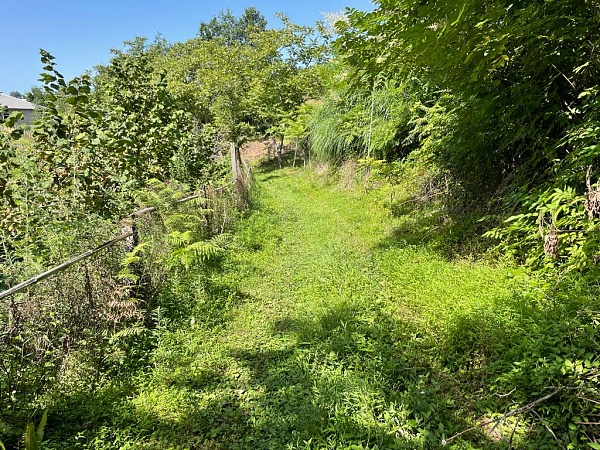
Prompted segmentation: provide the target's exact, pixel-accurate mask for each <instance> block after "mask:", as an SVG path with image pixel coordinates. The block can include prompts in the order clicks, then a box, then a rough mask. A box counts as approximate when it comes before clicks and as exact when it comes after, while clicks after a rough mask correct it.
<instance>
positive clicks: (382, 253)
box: [48, 169, 545, 449]
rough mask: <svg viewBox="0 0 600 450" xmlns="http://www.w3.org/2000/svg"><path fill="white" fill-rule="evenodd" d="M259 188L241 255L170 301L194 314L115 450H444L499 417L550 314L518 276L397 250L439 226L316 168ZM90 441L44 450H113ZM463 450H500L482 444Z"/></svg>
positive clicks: (424, 251)
mask: <svg viewBox="0 0 600 450" xmlns="http://www.w3.org/2000/svg"><path fill="white" fill-rule="evenodd" d="M257 178H258V183H257V187H256V192H255V198H254V200H253V206H252V209H251V211H249V212H248V213H247V214H246V216H245V217H244V218H243V219H242V220H241V221H240V222H239V223H238V224H237V225H236V229H235V230H234V233H233V235H234V242H233V244H232V245H233V247H232V251H231V252H230V253H229V254H228V255H227V256H226V257H225V258H223V259H221V260H219V261H218V262H217V263H214V264H213V265H212V266H209V267H207V268H204V269H202V270H200V271H198V272H197V273H194V274H193V276H191V277H189V279H191V280H194V281H192V282H191V283H190V284H186V285H180V284H178V285H177V286H176V288H174V289H172V291H171V292H172V294H171V295H176V297H175V298H174V299H173V304H176V302H177V301H182V302H183V301H185V302H186V304H190V305H191V306H190V308H191V311H192V312H191V315H190V317H188V318H186V319H185V320H183V321H182V322H181V323H178V324H177V326H176V327H174V326H171V331H165V332H163V333H162V335H161V338H160V344H159V347H158V348H157V349H156V350H154V352H153V355H152V357H151V359H150V360H149V366H148V370H147V371H145V372H144V373H143V374H142V375H141V378H140V379H139V380H138V381H136V382H135V383H133V385H132V388H131V389H130V390H129V393H128V395H127V396H126V397H122V399H121V403H118V404H117V405H118V406H116V407H115V411H114V414H113V415H112V416H111V418H110V420H108V421H107V420H106V419H102V420H101V421H100V422H99V424H101V428H100V430H101V431H102V433H104V434H106V435H107V436H129V437H127V438H125V437H123V439H129V441H128V442H129V443H128V444H127V445H128V446H125V447H121V448H194V449H247V448H255V449H321V448H323V449H325V448H327V449H337V448H339V449H367V448H369V449H384V448H385V449H388V448H406V449H414V448H439V447H440V445H441V441H442V439H444V438H447V437H449V436H451V435H453V434H455V433H457V432H460V431H461V430H464V429H466V428H469V427H471V426H472V425H473V424H474V423H476V421H477V420H480V419H481V417H484V416H486V415H487V416H489V415H490V414H494V413H502V412H503V410H502V408H504V407H506V403H501V402H500V403H498V399H499V397H494V395H493V392H492V390H493V389H494V386H496V385H497V378H498V376H499V375H500V374H502V373H504V372H507V373H509V372H510V368H511V365H512V364H513V362H514V361H516V360H517V359H518V358H520V357H522V354H523V351H524V350H523V348H524V347H523V346H522V342H523V341H524V339H530V338H532V336H535V333H536V332H537V329H536V328H535V327H534V326H533V325H532V324H534V323H535V320H536V319H534V317H533V316H531V315H530V314H531V313H532V311H539V313H540V314H545V313H544V312H543V311H544V306H543V305H542V306H541V309H540V308H539V306H540V305H539V304H538V305H537V306H536V304H535V302H534V300H535V301H538V302H539V298H537V297H535V296H528V295H521V293H520V286H521V285H520V284H519V283H518V282H517V281H515V280H514V279H513V278H511V276H510V273H511V271H510V270H509V269H507V268H503V267H501V266H496V267H494V266H492V265H490V264H489V263H477V262H474V261H472V260H468V259H460V258H455V259H448V258H447V257H446V256H444V254H442V253H440V252H439V251H438V250H437V246H436V245H433V244H432V245H430V244H429V243H428V241H427V239H424V238H420V239H419V240H416V241H415V240H413V241H409V240H407V239H404V237H403V236H401V235H398V232H397V230H398V229H404V228H405V227H406V224H407V223H418V222H419V220H424V221H427V220H429V217H430V214H429V212H424V213H423V215H422V216H419V214H421V213H420V212H419V211H417V210H415V211H412V212H410V211H409V212H407V213H406V214H404V215H396V216H394V215H393V214H392V213H391V211H390V208H389V202H388V201H387V198H388V192H387V191H385V189H384V190H372V191H369V192H366V193H365V191H364V189H362V186H358V187H357V188H356V189H339V188H337V187H336V186H335V185H330V184H329V183H328V181H327V179H326V178H324V177H318V176H316V175H315V174H314V173H312V172H310V171H309V170H292V169H284V170H281V171H276V172H262V173H258V174H257ZM194 277H195V278H194ZM188 282H189V281H188ZM536 298H537V300H536ZM515 340H517V341H518V342H515ZM510 349H512V350H510ZM509 350H510V351H509ZM511 351H512V354H511V353H510V352H511ZM511 358H514V360H513V359H511ZM101 398H102V396H101V394H100V397H99V399H101ZM99 399H96V400H94V399H92V400H91V402H90V403H88V406H87V407H88V408H93V404H94V401H99ZM502 401H504V400H502ZM504 402H505V401H504ZM90 405H91V406H90ZM500 405H504V406H500ZM522 423H523V422H522ZM523 427H524V425H520V426H519V429H518V432H515V434H514V436H513V443H518V442H519V439H521V440H522V439H524V437H523V436H524V432H522V430H521V429H522V428H523ZM501 429H502V428H501ZM107 430H109V431H110V430H112V431H110V433H107ZM86 433H88V435H89V436H94V435H95V436H96V437H95V438H94V441H93V442H94V446H92V445H91V442H92V440H90V441H88V444H86V445H87V446H84V447H81V446H78V445H76V444H75V440H74V439H75V438H70V439H71V440H70V441H69V442H70V443H65V442H63V443H62V444H61V445H62V447H58V446H55V447H51V446H50V447H48V448H118V447H114V446H113V444H112V443H111V442H110V440H109V439H108V438H103V437H100V434H101V433H100V431H94V429H93V427H92V428H88V429H87V431H86ZM95 433H96V434H95ZM111 433H112V434H111ZM496 434H497V433H496ZM90 439H91V438H90ZM503 442H504V443H503ZM454 443H455V444H457V446H456V447H455V448H506V445H505V444H506V441H502V439H495V438H494V436H492V437H488V436H485V434H484V433H483V432H482V431H477V430H475V431H474V432H472V433H469V434H466V435H465V436H464V438H461V439H459V440H457V441H455V442H454Z"/></svg>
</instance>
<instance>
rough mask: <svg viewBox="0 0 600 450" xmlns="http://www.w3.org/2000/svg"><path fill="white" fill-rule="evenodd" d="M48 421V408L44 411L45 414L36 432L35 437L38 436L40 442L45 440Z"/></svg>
mask: <svg viewBox="0 0 600 450" xmlns="http://www.w3.org/2000/svg"><path fill="white" fill-rule="evenodd" d="M46 422H48V410H47V409H46V410H45V411H44V414H42V418H41V420H40V423H39V424H38V427H37V430H36V432H35V437H36V438H37V441H38V443H41V442H42V441H43V440H44V428H46Z"/></svg>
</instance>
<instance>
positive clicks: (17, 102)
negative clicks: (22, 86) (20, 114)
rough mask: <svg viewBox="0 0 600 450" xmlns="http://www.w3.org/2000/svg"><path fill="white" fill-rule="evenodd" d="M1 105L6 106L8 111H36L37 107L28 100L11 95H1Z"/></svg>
mask: <svg viewBox="0 0 600 450" xmlns="http://www.w3.org/2000/svg"><path fill="white" fill-rule="evenodd" d="M0 105H4V106H6V107H7V108H8V109H20V110H27V109H29V110H34V109H35V105H34V104H33V103H29V102H28V101H27V100H22V99H20V98H14V97H11V96H10V95H4V94H0Z"/></svg>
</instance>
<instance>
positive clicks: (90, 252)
mask: <svg viewBox="0 0 600 450" xmlns="http://www.w3.org/2000/svg"><path fill="white" fill-rule="evenodd" d="M231 184H233V183H228V184H226V185H224V186H219V187H218V188H215V190H222V189H225V188H226V187H228V186H229V185H231ZM206 188H207V186H203V187H202V190H206ZM202 197H203V195H202V194H197V195H191V196H189V197H184V198H181V199H179V200H176V201H174V202H173V203H171V206H173V205H178V204H180V203H185V202H189V201H190V200H194V199H197V198H202ZM157 209H159V208H158V207H157V206H151V207H148V208H143V209H140V210H139V211H135V212H133V213H131V215H130V217H132V218H133V217H140V216H143V215H144V214H150V213H152V212H154V211H156V210H157ZM134 234H135V230H133V229H132V231H129V232H127V233H123V234H121V235H120V236H117V237H116V238H114V239H111V240H110V241H106V242H104V243H103V244H101V245H99V246H98V247H96V248H93V249H91V250H88V251H87V252H85V253H82V254H80V255H77V256H75V257H73V258H71V259H69V260H68V261H65V262H63V263H61V264H59V265H58V266H55V267H53V268H51V269H48V270H47V271H45V272H43V273H40V274H38V275H36V276H34V277H31V278H29V279H28V280H26V281H23V282H22V283H19V284H17V285H16V286H13V287H11V288H10V289H7V290H6V291H4V292H1V293H0V300H2V299H4V298H7V297H10V296H11V295H13V294H16V293H18V292H21V291H23V290H25V289H26V288H28V287H29V286H32V285H34V284H37V283H39V282H40V281H42V280H45V279H46V278H48V277H51V276H52V275H55V274H57V273H60V272H62V271H64V270H65V269H67V268H69V267H71V266H72V265H73V264H76V263H78V262H79V261H81V260H83V259H86V258H89V257H90V256H92V255H95V254H96V253H98V252H100V251H102V250H104V249H105V248H108V247H111V246H112V245H114V244H116V243H117V242H120V241H123V240H125V239H127V238H129V237H132V236H134Z"/></svg>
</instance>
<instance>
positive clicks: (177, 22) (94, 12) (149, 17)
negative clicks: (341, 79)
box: [0, 0, 373, 94]
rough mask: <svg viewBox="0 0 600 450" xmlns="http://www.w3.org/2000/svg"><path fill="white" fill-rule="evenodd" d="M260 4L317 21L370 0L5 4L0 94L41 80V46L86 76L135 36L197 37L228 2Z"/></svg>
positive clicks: (238, 9) (60, 66)
mask: <svg viewBox="0 0 600 450" xmlns="http://www.w3.org/2000/svg"><path fill="white" fill-rule="evenodd" d="M248 6H254V7H256V8H257V9H258V10H259V11H260V12H261V13H262V14H263V15H264V16H265V17H266V18H267V20H268V21H269V25H271V26H277V25H278V24H279V21H278V20H277V19H275V18H274V14H275V13H277V12H283V13H284V14H286V15H287V16H288V17H289V18H290V19H291V20H292V22H294V23H298V24H303V25H313V24H314V23H315V22H316V21H317V20H320V19H321V18H322V15H321V13H322V12H335V11H340V10H343V9H344V8H345V7H346V6H348V7H351V8H356V9H359V10H363V11H367V10H372V9H373V5H372V4H371V2H370V1H369V0H301V1H297V0H296V1H292V2H276V1H267V0H254V1H252V0H215V1H208V2H207V1H198V0H196V1H193V0H188V1H184V0H170V1H168V0H145V1H142V0H121V1H116V0H104V1H98V0H80V1H74V0H54V1H48V0H45V1H44V0H29V1H19V2H17V1H12V2H5V4H4V5H3V7H2V13H1V18H0V35H1V36H2V42H1V44H0V92H4V93H5V94H8V93H9V92H11V91H19V92H21V93H24V92H26V91H28V90H29V89H30V88H31V87H32V86H36V85H39V84H40V83H39V82H38V81H37V79H38V78H39V73H40V72H41V68H42V64H41V63H40V60H39V49H40V48H43V49H44V50H47V51H49V52H50V53H51V54H52V55H54V56H55V57H56V60H55V62H56V63H57V70H58V71H59V72H60V73H62V74H63V75H64V76H65V78H68V79H70V78H73V77H75V76H78V75H81V74H82V73H84V72H85V71H86V70H89V69H92V68H93V67H94V66H95V65H97V64H103V63H108V61H109V59H110V49H111V48H121V47H122V43H123V41H124V40H128V39H132V38H133V37H135V36H144V37H147V38H150V39H152V38H154V37H155V36H156V34H157V33H161V34H162V35H163V36H164V37H165V38H166V39H167V41H169V42H178V41H184V40H186V39H189V38H192V37H194V36H195V35H196V32H197V30H198V25H199V24H200V22H206V21H209V20H210V19H211V18H212V17H214V16H216V15H217V14H218V13H219V12H220V11H222V10H225V9H227V8H229V9H230V10H231V11H232V12H233V13H234V14H235V15H236V16H237V15H240V14H241V13H242V12H243V11H244V8H246V7H248Z"/></svg>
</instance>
